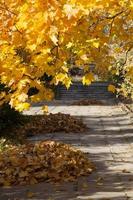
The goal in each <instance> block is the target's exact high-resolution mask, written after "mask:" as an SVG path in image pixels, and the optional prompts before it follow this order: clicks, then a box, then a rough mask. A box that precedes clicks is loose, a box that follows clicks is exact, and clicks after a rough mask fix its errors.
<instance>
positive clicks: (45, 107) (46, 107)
mask: <svg viewBox="0 0 133 200" xmlns="http://www.w3.org/2000/svg"><path fill="white" fill-rule="evenodd" d="M42 111H43V113H48V112H49V110H48V106H46V105H45V106H43V107H42Z"/></svg>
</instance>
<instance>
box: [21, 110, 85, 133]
mask: <svg viewBox="0 0 133 200" xmlns="http://www.w3.org/2000/svg"><path fill="white" fill-rule="evenodd" d="M29 119H30V120H29V122H28V123H26V124H24V125H23V126H21V127H20V128H19V132H20V133H21V134H22V135H25V136H33V135H36V134H44V133H56V132H64V133H72V132H73V133H83V132H86V131H87V130H88V127H87V126H86V125H85V124H84V123H83V121H82V120H81V119H78V118H76V117H74V116H71V115H69V114H63V113H56V114H52V113H50V114H48V115H38V116H30V117H29ZM17 132H18V129H17Z"/></svg>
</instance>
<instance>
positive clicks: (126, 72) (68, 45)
mask: <svg viewBox="0 0 133 200" xmlns="http://www.w3.org/2000/svg"><path fill="white" fill-rule="evenodd" d="M132 19H133V0H120V1H116V0H89V1H88V0H46V1H44V0H31V1H26V0H0V82H1V84H3V86H4V90H2V89H1V94H0V104H1V105H2V104H3V103H5V102H9V104H10V105H11V106H12V107H14V108H15V109H16V110H19V111H22V110H23V109H27V108H29V106H30V103H28V99H30V100H31V101H33V102H37V101H41V100H50V99H52V98H53V95H54V94H53V91H52V90H51V89H50V87H47V81H45V80H44V79H41V77H42V76H43V75H44V74H46V75H47V76H49V77H52V78H51V80H50V85H53V84H54V85H58V83H62V84H64V85H65V86H66V87H67V88H69V87H70V85H71V83H72V79H71V77H70V75H69V73H68V72H69V68H70V66H71V62H70V59H71V58H73V59H74V60H75V63H76V65H81V66H83V70H84V73H85V74H84V76H83V84H90V83H91V82H92V81H94V75H93V73H92V72H90V69H89V67H88V64H89V63H95V66H96V67H95V71H96V72H97V73H98V74H99V75H100V76H101V77H104V78H105V77H108V76H112V77H115V78H117V79H118V80H117V81H118V83H119V85H118V90H119V92H120V93H123V94H124V95H125V96H129V95H130V97H132V98H133V60H132V56H131V53H132V49H133V20H132ZM121 57H122V59H121ZM115 78H114V79H115ZM30 88H36V89H37V90H38V93H37V94H35V95H32V96H30V97H29V96H28V91H29V90H30ZM112 89H113V90H114V88H111V87H110V90H112Z"/></svg>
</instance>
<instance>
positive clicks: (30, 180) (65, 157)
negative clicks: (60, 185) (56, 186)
mask: <svg viewBox="0 0 133 200" xmlns="http://www.w3.org/2000/svg"><path fill="white" fill-rule="evenodd" d="M93 170H94V166H93V164H92V163H91V162H90V161H89V160H88V158H87V157H86V156H85V154H83V153H82V152H81V151H79V150H77V149H75V148H73V147H71V146H69V145H66V144H63V143H59V142H54V141H43V142H38V143H35V144H27V145H21V146H18V147H16V146H14V147H12V148H11V149H8V150H6V151H3V152H0V185H1V186H10V185H26V184H36V183H38V182H43V181H54V182H57V181H73V180H75V179H76V178H77V177H79V176H83V175H88V174H90V173H91V172H92V171H93Z"/></svg>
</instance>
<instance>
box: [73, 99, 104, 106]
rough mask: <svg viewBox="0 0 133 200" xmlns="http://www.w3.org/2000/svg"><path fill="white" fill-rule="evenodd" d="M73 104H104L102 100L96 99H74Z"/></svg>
mask: <svg viewBox="0 0 133 200" xmlns="http://www.w3.org/2000/svg"><path fill="white" fill-rule="evenodd" d="M72 105H75V106H76V105H77V106H82V105H83V106H89V105H104V103H103V102H102V101H99V100H95V99H82V100H79V101H74V102H73V103H72Z"/></svg>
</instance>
